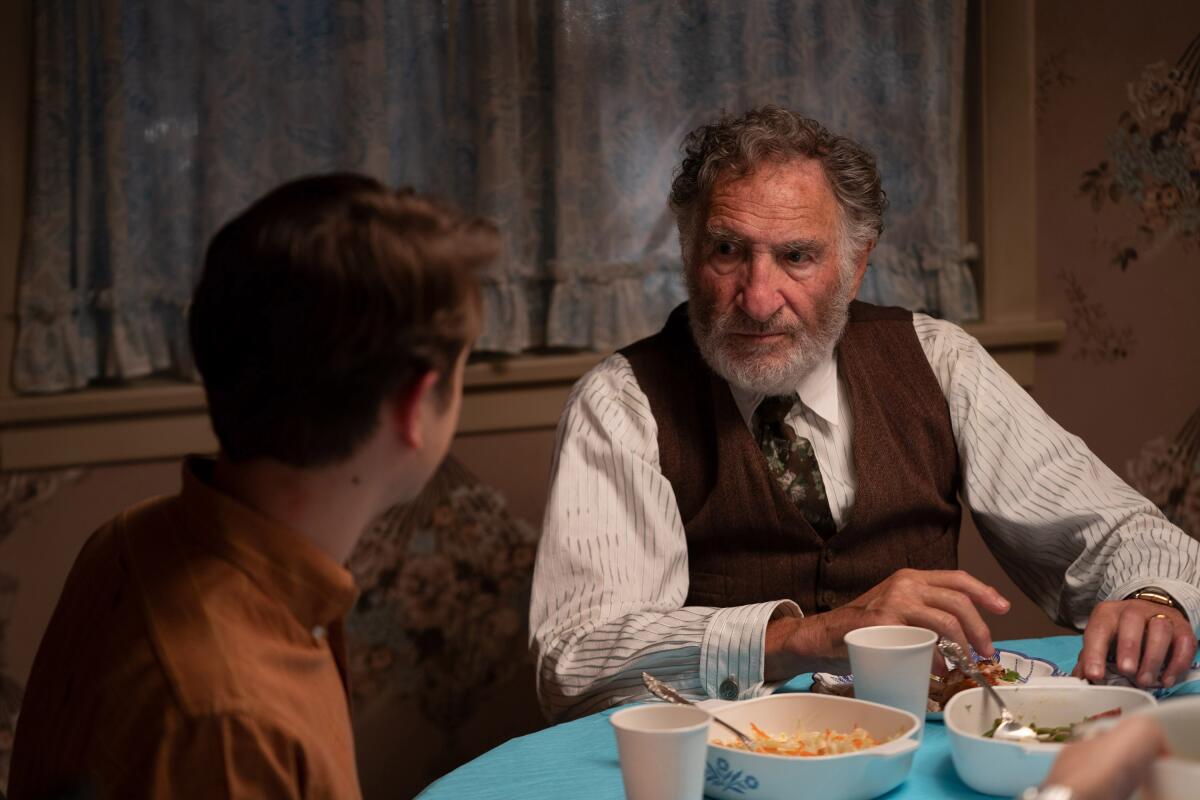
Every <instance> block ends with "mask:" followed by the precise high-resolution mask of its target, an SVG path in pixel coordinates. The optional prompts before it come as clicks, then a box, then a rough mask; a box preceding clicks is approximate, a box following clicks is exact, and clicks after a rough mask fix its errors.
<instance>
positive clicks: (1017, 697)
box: [945, 679, 1155, 797]
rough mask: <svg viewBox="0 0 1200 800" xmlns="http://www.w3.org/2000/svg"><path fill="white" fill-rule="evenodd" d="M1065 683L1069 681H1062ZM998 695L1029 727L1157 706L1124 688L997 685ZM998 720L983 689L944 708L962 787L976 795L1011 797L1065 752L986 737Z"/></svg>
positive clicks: (1054, 746)
mask: <svg viewBox="0 0 1200 800" xmlns="http://www.w3.org/2000/svg"><path fill="white" fill-rule="evenodd" d="M1064 680H1066V679H1064ZM996 691H997V692H998V693H999V694H1000V696H1001V697H1003V698H1004V702H1005V703H1006V704H1008V707H1009V708H1010V709H1011V710H1012V712H1013V715H1014V716H1015V717H1016V718H1017V719H1018V720H1020V721H1021V722H1024V723H1026V724H1030V725H1032V724H1037V725H1039V726H1041V727H1053V726H1056V725H1070V724H1072V723H1075V722H1079V721H1080V720H1082V719H1083V718H1084V717H1088V716H1091V715H1093V714H1099V713H1101V712H1104V711H1108V710H1109V709H1113V708H1120V709H1121V711H1122V713H1125V714H1127V713H1129V712H1132V711H1136V710H1138V709H1141V708H1147V707H1150V706H1153V705H1154V704H1155V700H1154V698H1153V697H1152V696H1150V695H1149V694H1148V693H1146V692H1143V691H1142V690H1140V689H1132V688H1129V687H1125V686H1089V685H1087V684H1085V683H1082V682H1074V681H1071V682H1068V683H1067V684H1066V685H1063V686H1045V685H1043V686H997V687H996ZM998 716H1000V711H999V709H998V708H996V704H995V703H994V702H992V701H991V700H988V699H987V698H986V696H985V695H984V693H983V689H967V690H966V691H965V692H959V693H958V694H956V695H954V697H952V698H950V702H949V703H947V704H946V711H945V722H946V731H947V733H948V734H949V736H950V755H951V757H952V758H953V759H954V768H955V769H956V770H957V771H958V777H960V778H962V781H963V783H965V784H967V785H968V786H970V787H971V788H972V789H974V790H975V791H977V792H983V793H984V794H996V795H1004V796H1007V797H1012V796H1013V795H1016V794H1019V793H1020V792H1021V791H1023V790H1024V789H1025V788H1027V787H1029V786H1033V785H1035V784H1038V783H1041V782H1042V781H1043V780H1044V779H1045V777H1046V774H1047V773H1048V772H1049V771H1050V765H1051V764H1053V763H1054V759H1055V757H1056V756H1057V755H1058V753H1059V751H1060V750H1062V748H1063V745H1061V744H1040V743H1031V744H1022V743H1019V742H1007V741H1002V740H999V739H989V738H986V737H985V736H983V733H984V731H987V730H988V729H989V728H991V727H992V723H993V721H995V719H996V717H998Z"/></svg>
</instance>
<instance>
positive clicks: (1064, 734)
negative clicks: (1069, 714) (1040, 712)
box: [983, 708, 1121, 743]
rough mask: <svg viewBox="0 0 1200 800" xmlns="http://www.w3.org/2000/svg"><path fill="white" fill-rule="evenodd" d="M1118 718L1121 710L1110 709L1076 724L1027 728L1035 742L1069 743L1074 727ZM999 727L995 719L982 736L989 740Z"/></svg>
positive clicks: (998, 720) (1035, 724)
mask: <svg viewBox="0 0 1200 800" xmlns="http://www.w3.org/2000/svg"><path fill="white" fill-rule="evenodd" d="M1119 716H1121V709H1119V708H1110V709H1109V710H1108V711H1101V712H1100V713H1099V714H1092V715H1091V716H1090V717H1084V718H1083V719H1081V720H1079V721H1078V722H1072V723H1071V724H1069V725H1056V726H1053V727H1039V726H1038V724H1037V723H1036V722H1034V723H1031V724H1030V726H1029V727H1031V728H1033V730H1034V732H1035V733H1037V740H1038V741H1039V742H1048V743H1055V742H1066V741H1069V740H1070V738H1071V736H1072V734H1074V732H1075V726H1076V725H1082V724H1083V723H1085V722H1092V721H1094V720H1098V719H1103V718H1105V717H1119ZM999 725H1000V718H999V717H996V719H995V721H993V722H992V727H990V728H988V729H987V730H986V731H984V732H983V735H984V736H986V737H987V738H988V739H991V738H992V735H993V734H995V732H996V728H997V727H999Z"/></svg>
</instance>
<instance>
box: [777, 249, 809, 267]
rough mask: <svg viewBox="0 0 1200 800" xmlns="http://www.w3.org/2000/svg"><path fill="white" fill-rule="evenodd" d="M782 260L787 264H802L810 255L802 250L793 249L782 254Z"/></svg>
mask: <svg viewBox="0 0 1200 800" xmlns="http://www.w3.org/2000/svg"><path fill="white" fill-rule="evenodd" d="M783 258H784V260H785V261H787V263H789V264H803V263H805V262H807V261H810V260H811V259H812V256H811V255H809V254H808V253H805V252H804V251H802V250H793V251H792V252H790V253H787V254H785V255H784V257H783Z"/></svg>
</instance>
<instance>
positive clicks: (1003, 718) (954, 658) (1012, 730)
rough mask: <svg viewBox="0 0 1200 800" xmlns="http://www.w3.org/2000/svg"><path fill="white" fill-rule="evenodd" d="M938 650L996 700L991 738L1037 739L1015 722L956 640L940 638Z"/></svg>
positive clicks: (1024, 727)
mask: <svg viewBox="0 0 1200 800" xmlns="http://www.w3.org/2000/svg"><path fill="white" fill-rule="evenodd" d="M938 652H940V653H941V654H942V655H943V656H945V657H946V658H948V659H949V660H950V663H952V664H953V665H954V666H956V667H958V668H959V669H960V670H962V672H963V674H964V675H966V676H967V677H968V678H971V679H972V680H974V681H975V682H976V683H977V684H979V685H980V686H981V687H982V688H983V691H984V692H986V693H987V695H988V696H989V697H991V698H992V699H993V700H995V701H996V705H998V706H1000V724H999V725H997V726H996V730H995V731H994V732H993V733H992V738H993V739H1007V740H1009V741H1013V742H1020V741H1025V740H1033V741H1035V742H1036V741H1037V731H1035V730H1034V729H1033V728H1031V727H1029V726H1028V725H1022V724H1021V723H1019V722H1017V720H1016V717H1014V716H1013V713H1012V712H1011V711H1009V710H1008V706H1006V705H1004V701H1003V700H1001V699H1000V694H999V693H998V692H997V691H996V690H995V689H993V688H992V685H991V684H990V683H988V680H987V678H985V677H983V675H982V674H981V673H980V672H979V670H978V669H977V668H976V667H975V665H974V664H972V663H971V659H969V658H967V654H966V653H964V652H963V649H962V647H961V646H960V645H959V644H958V642H952V641H950V640H949V639H942V640H941V641H939V642H938Z"/></svg>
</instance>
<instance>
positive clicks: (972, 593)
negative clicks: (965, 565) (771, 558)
mask: <svg viewBox="0 0 1200 800" xmlns="http://www.w3.org/2000/svg"><path fill="white" fill-rule="evenodd" d="M1009 605H1010V604H1009V602H1008V600H1006V599H1005V598H1004V597H1003V596H1002V595H1001V594H1000V593H999V592H998V591H996V590H995V589H994V588H992V587H991V586H988V585H987V584H985V583H983V582H982V581H980V580H978V579H977V578H974V577H972V576H970V575H968V574H967V573H965V572H963V571H961V570H953V571H949V570H914V569H901V570H898V571H897V572H895V573H893V574H892V575H891V576H889V577H888V578H887V579H886V580H884V581H883V582H882V583H879V584H878V585H876V586H874V587H872V588H871V589H869V590H867V591H866V592H864V593H863V594H861V595H859V596H858V597H856V598H855V599H854V600H851V601H850V602H849V603H847V604H846V605H844V606H841V607H840V608H835V609H833V610H832V611H827V612H825V613H823V614H813V615H811V616H806V617H803V618H795V617H785V618H779V619H775V620H772V621H771V622H770V623H768V625H767V642H766V664H765V670H764V672H765V677H766V679H767V680H769V681H777V680H787V679H788V678H791V677H792V676H794V675H797V674H799V673H801V672H809V671H813V670H815V669H840V668H843V667H844V666H845V664H846V659H847V655H846V645H845V642H844V641H843V639H844V637H845V635H846V634H847V633H849V632H850V631H852V630H854V629H856V628H865V627H867V626H870V625H916V626H919V627H922V628H929V629H930V630H932V631H935V632H936V633H937V634H938V635H939V636H942V637H945V638H947V639H952V640H953V641H956V642H958V643H959V644H960V645H962V646H963V647H964V648H965V647H966V646H967V645H968V644H969V645H971V646H972V647H974V648H975V650H976V651H977V652H978V653H979V654H980V655H984V656H990V655H991V654H992V652H993V648H992V635H991V632H990V631H989V630H988V626H987V623H985V622H984V621H983V617H982V616H980V613H979V609H983V610H985V611H990V612H992V613H994V614H1003V613H1005V612H1007V611H1008V609H1009Z"/></svg>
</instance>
